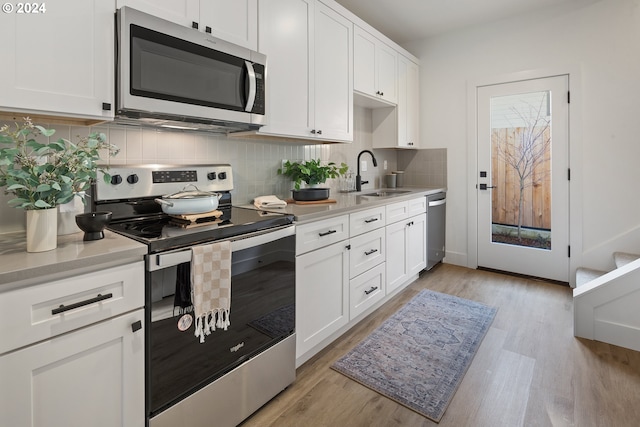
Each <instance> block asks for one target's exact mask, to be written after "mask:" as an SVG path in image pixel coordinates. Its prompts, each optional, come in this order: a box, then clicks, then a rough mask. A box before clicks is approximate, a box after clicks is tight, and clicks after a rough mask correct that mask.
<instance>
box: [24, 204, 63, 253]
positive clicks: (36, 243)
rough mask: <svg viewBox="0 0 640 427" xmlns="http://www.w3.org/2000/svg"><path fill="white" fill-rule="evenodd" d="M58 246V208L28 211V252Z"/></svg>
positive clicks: (43, 250) (47, 249)
mask: <svg viewBox="0 0 640 427" xmlns="http://www.w3.org/2000/svg"><path fill="white" fill-rule="evenodd" d="M56 247H58V209H57V208H51V209H34V210H28V211H27V252H45V251H50V250H53V249H55V248H56Z"/></svg>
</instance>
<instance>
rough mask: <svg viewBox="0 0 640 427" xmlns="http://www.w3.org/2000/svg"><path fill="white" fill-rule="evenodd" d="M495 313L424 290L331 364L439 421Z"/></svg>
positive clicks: (453, 297) (467, 301)
mask: <svg viewBox="0 0 640 427" xmlns="http://www.w3.org/2000/svg"><path fill="white" fill-rule="evenodd" d="M496 311H497V310H496V309H495V308H492V307H488V306H486V305H484V304H480V303H478V302H474V301H469V300H466V299H463V298H458V297H455V296H451V295H446V294H442V293H439V292H433V291H429V290H423V291H421V292H420V293H419V294H418V295H416V296H415V297H414V298H413V299H412V300H411V301H409V302H408V303H407V304H406V305H405V306H404V307H402V308H401V309H400V310H398V311H397V312H396V313H395V314H394V315H392V316H391V317H390V318H388V319H387V320H385V321H384V323H382V325H380V326H379V327H378V328H377V329H376V330H375V331H373V332H372V333H371V335H369V336H368V337H367V338H365V339H364V341H362V342H361V343H360V344H358V345H357V346H356V347H355V348H354V349H353V350H351V351H350V352H349V353H347V354H346V355H344V356H343V357H342V358H340V359H339V360H338V361H336V362H335V363H334V364H333V366H332V368H333V369H335V370H336V371H338V372H340V373H342V374H344V375H346V376H347V377H349V378H351V379H353V380H355V381H357V382H359V383H361V384H363V385H365V386H367V387H369V388H371V389H372V390H375V391H377V392H378V393H380V394H382V395H383V396H386V397H388V398H390V399H392V400H394V401H396V402H398V403H400V404H402V405H404V406H406V407H408V408H410V409H413V410H414V411H416V412H417V413H419V414H421V415H423V416H425V417H427V418H429V419H431V420H433V421H436V422H439V421H440V419H441V418H442V416H443V415H444V412H445V410H446V409H447V406H448V405H449V402H450V401H451V399H452V398H453V395H454V393H455V391H456V389H457V388H458V385H459V384H460V382H461V381H462V377H463V376H464V374H465V372H466V371H467V368H468V367H469V365H470V364H471V361H472V360H473V356H474V355H475V353H476V351H477V350H478V347H479V346H480V343H481V342H482V339H483V338H484V336H485V334H486V333H487V330H488V329H489V326H490V325H491V323H492V322H493V318H494V317H495V314H496Z"/></svg>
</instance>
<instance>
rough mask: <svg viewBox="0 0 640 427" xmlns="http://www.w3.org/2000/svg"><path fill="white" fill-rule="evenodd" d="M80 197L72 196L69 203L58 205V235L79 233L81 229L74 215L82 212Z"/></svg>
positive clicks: (82, 206) (82, 205) (82, 204)
mask: <svg viewBox="0 0 640 427" xmlns="http://www.w3.org/2000/svg"><path fill="white" fill-rule="evenodd" d="M82 197H84V194H82V195H81V196H80V197H77V196H74V197H73V199H72V200H71V201H70V202H69V203H65V204H63V205H59V206H58V210H59V212H58V236H64V235H66V234H74V233H79V232H80V231H81V230H80V229H79V228H78V224H76V215H78V214H81V213H83V212H84V203H83V202H82Z"/></svg>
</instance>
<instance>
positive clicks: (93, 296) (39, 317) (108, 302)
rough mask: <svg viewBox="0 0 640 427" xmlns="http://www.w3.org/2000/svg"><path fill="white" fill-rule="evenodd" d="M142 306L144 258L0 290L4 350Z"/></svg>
mask: <svg viewBox="0 0 640 427" xmlns="http://www.w3.org/2000/svg"><path fill="white" fill-rule="evenodd" d="M143 306H144V263H143V262H142V261H140V262H136V263H132V264H127V265H123V266H118V267H112V268H107V269H104V270H101V271H97V272H93V273H87V274H82V275H79V276H74V277H70V278H67V279H61V280H57V281H55V282H49V283H43V284H40V285H34V286H29V287H26V288H21V289H17V290H14V291H10V292H6V293H3V294H0V336H2V340H0V354H2V353H5V352H7V351H10V350H13V349H16V348H19V347H22V346H25V345H28V344H31V343H34V342H37V341H41V340H45V339H48V338H51V337H54V336H56V335H60V334H62V333H65V332H69V331H73V330H75V329H78V328H81V327H84V326H87V325H90V324H92V323H96V322H98V321H101V320H104V319H108V318H110V317H114V316H117V315H119V314H121V313H126V312H128V311H131V310H134V309H136V308H140V307H143Z"/></svg>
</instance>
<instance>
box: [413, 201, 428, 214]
mask: <svg viewBox="0 0 640 427" xmlns="http://www.w3.org/2000/svg"><path fill="white" fill-rule="evenodd" d="M426 211H427V198H426V197H418V198H417V199H412V200H409V216H414V215H419V214H421V213H425V212H426Z"/></svg>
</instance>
